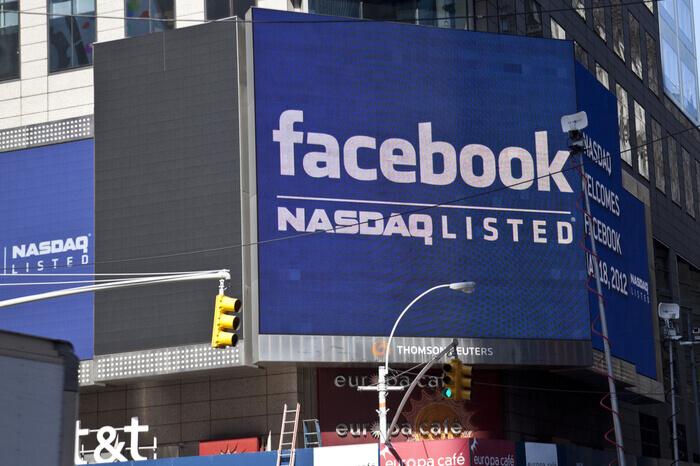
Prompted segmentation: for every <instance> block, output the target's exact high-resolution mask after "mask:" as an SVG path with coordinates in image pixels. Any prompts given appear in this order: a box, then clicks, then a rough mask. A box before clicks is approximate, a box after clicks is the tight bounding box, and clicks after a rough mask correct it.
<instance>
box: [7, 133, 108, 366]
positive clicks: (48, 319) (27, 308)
mask: <svg viewBox="0 0 700 466" xmlns="http://www.w3.org/2000/svg"><path fill="white" fill-rule="evenodd" d="M93 180H94V163H93V141H92V140H85V141H77V142H70V143H65V144H58V145H54V146H45V147H38V148H33V149H26V150H20V151H15V152H8V153H3V154H0V200H2V202H0V252H1V253H2V276H0V284H2V286H0V301H2V300H7V299H12V298H17V297H20V296H28V295H34V294H39V293H45V292H48V291H55V290H59V289H63V288H69V287H74V286H81V285H82V284H91V283H92V279H93V277H92V274H93V273H94V266H93V262H94V230H95V226H94V223H95V214H94V181H93ZM65 274H84V276H70V277H69V276H65ZM60 275H64V276H60ZM78 282H83V283H78ZM84 282H87V283H84ZM30 283H33V284H31V285H27V284H30ZM53 283H56V284H53ZM0 328H2V329H4V330H11V331H15V332H20V333H27V334H32V335H39V336H43V337H49V338H54V339H62V340H67V341H69V342H71V343H72V344H73V347H74V349H75V353H76V354H77V355H78V357H80V358H81V359H90V358H92V355H93V297H92V294H82V295H75V296H68V297H62V298H56V299H51V300H47V301H38V302H34V303H27V304H21V305H17V306H11V307H7V308H2V309H0Z"/></svg>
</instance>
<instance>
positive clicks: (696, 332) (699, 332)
mask: <svg viewBox="0 0 700 466" xmlns="http://www.w3.org/2000/svg"><path fill="white" fill-rule="evenodd" d="M693 335H700V327H693Z"/></svg>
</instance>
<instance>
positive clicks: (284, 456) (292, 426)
mask: <svg viewBox="0 0 700 466" xmlns="http://www.w3.org/2000/svg"><path fill="white" fill-rule="evenodd" d="M300 410H301V406H300V405H299V403H297V409H287V404H286V403H285V405H284V412H283V413H282V431H281V432H280V446H279V448H278V449H277V466H282V465H285V466H294V459H295V458H296V452H297V451H296V444H297V426H298V425H299V411H300ZM289 413H296V414H295V416H294V420H293V421H288V420H287V414H289ZM290 435H291V436H292V439H291V441H285V440H286V439H289V436H290ZM287 446H288V447H289V448H286V447H287Z"/></svg>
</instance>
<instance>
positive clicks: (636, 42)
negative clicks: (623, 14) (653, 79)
mask: <svg viewBox="0 0 700 466" xmlns="http://www.w3.org/2000/svg"><path fill="white" fill-rule="evenodd" d="M629 27H630V67H631V68H632V71H633V72H634V74H636V75H637V77H638V78H639V79H643V77H642V38H641V35H640V33H639V21H637V18H635V17H634V16H632V15H631V14H630V15H629Z"/></svg>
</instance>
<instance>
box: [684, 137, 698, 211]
mask: <svg viewBox="0 0 700 466" xmlns="http://www.w3.org/2000/svg"><path fill="white" fill-rule="evenodd" d="M681 153H682V154H683V187H684V188H685V189H684V191H685V211H686V212H687V213H688V215H690V216H691V217H693V218H695V201H694V200H693V177H692V174H691V171H690V167H691V165H690V153H689V152H688V151H687V150H685V147H681Z"/></svg>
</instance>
